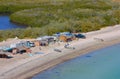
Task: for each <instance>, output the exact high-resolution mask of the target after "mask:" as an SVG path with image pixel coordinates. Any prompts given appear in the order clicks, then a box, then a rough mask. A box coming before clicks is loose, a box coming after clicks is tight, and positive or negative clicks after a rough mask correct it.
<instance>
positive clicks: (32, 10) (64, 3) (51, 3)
mask: <svg viewBox="0 0 120 79" xmlns="http://www.w3.org/2000/svg"><path fill="white" fill-rule="evenodd" d="M0 13H2V14H3V13H7V14H10V19H11V21H12V22H15V23H18V24H23V25H27V26H28V27H29V28H27V29H16V30H12V31H9V30H7V31H0V38H1V40H3V39H6V37H7V38H8V37H15V36H18V37H20V38H24V37H30V38H33V37H38V36H40V35H45V34H47V35H51V34H53V33H55V32H60V31H74V32H88V31H93V30H98V29H100V28H102V27H106V26H109V25H115V24H119V23H120V4H119V3H115V2H112V1H111V0H0ZM3 32H5V33H3ZM11 32H13V33H11ZM1 33H2V35H1ZM9 34H10V35H9ZM15 34H16V35H15Z"/></svg>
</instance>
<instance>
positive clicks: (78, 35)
mask: <svg viewBox="0 0 120 79" xmlns="http://www.w3.org/2000/svg"><path fill="white" fill-rule="evenodd" d="M75 37H76V38H83V39H85V38H86V36H85V35H83V34H75Z"/></svg>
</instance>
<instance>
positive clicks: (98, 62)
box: [32, 44, 120, 79]
mask: <svg viewBox="0 0 120 79" xmlns="http://www.w3.org/2000/svg"><path fill="white" fill-rule="evenodd" d="M32 79H120V44H118V45H114V46H110V47H107V48H104V49H100V50H97V51H94V52H91V53H89V54H86V55H83V56H80V57H77V58H75V59H72V60H70V61H67V62H64V63H62V64H60V65H57V66H56V67H53V68H50V69H48V70H46V71H44V72H42V73H41V74H38V75H36V76H34V77H33V78H32Z"/></svg>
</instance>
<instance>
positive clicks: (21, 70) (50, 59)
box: [0, 25, 120, 79]
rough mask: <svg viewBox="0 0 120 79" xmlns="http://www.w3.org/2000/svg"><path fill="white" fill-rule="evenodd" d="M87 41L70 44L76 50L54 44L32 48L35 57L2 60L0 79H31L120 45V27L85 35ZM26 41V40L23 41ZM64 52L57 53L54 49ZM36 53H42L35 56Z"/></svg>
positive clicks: (14, 40)
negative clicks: (95, 52)
mask: <svg viewBox="0 0 120 79" xmlns="http://www.w3.org/2000/svg"><path fill="white" fill-rule="evenodd" d="M84 35H85V36H86V39H79V40H74V41H72V42H70V45H71V46H72V47H74V48H75V49H66V48H64V45H65V43H60V45H59V44H54V45H50V46H47V47H42V50H40V49H39V47H35V48H31V49H32V54H33V56H29V55H28V54H27V53H25V54H22V55H21V54H18V55H15V56H13V58H11V59H0V79H29V78H31V77H32V76H34V75H35V74H37V73H40V72H42V71H44V70H46V69H48V68H50V67H53V66H55V65H57V64H59V63H62V62H65V61H68V60H70V59H72V58H75V57H77V56H80V55H83V54H87V53H89V52H91V51H95V50H98V49H101V48H104V47H107V46H111V45H114V44H118V43H120V25H116V26H110V27H107V28H103V29H101V30H98V31H92V32H88V33H84ZM20 40H21V39H13V40H8V41H5V42H1V43H0V46H1V45H6V44H10V43H13V42H18V41H20ZM22 40H25V39H22ZM55 48H57V49H60V50H61V51H62V52H56V51H54V49H55ZM34 52H42V53H41V54H34Z"/></svg>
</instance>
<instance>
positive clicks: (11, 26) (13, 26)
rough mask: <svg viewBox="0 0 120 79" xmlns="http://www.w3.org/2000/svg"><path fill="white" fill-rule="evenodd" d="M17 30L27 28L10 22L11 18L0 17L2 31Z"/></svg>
mask: <svg viewBox="0 0 120 79" xmlns="http://www.w3.org/2000/svg"><path fill="white" fill-rule="evenodd" d="M16 28H25V26H22V25H17V24H15V23H12V22H10V19H9V16H7V15H6V16H4V15H3V16H2V15H1V16H0V30H8V29H16Z"/></svg>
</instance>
